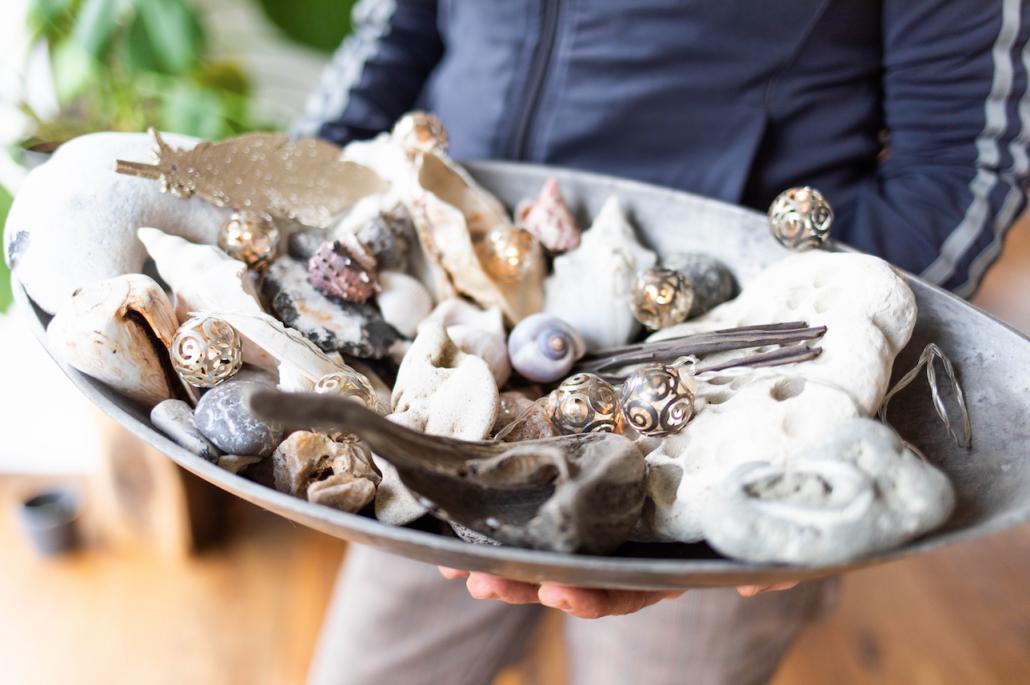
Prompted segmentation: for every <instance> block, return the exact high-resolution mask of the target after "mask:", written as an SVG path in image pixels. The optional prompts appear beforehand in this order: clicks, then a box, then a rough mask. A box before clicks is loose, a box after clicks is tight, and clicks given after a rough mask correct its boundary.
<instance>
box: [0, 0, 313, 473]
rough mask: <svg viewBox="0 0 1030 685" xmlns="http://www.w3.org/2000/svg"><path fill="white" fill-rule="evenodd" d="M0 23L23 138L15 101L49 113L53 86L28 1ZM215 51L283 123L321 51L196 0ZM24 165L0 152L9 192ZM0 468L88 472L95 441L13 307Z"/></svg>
mask: <svg viewBox="0 0 1030 685" xmlns="http://www.w3.org/2000/svg"><path fill="white" fill-rule="evenodd" d="M2 4H3V19H2V20H0V46H3V50H4V57H3V59H2V60H0V146H4V145H6V144H9V143H11V142H14V141H17V140H19V139H20V138H21V137H22V136H24V135H25V133H26V132H27V131H28V128H27V126H28V122H27V121H26V119H25V117H24V115H22V114H21V113H20V112H19V111H18V110H17V108H16V106H15V105H16V103H17V102H18V101H19V100H21V99H23V98H28V99H29V101H30V102H31V103H32V105H33V107H34V108H35V109H36V110H37V111H39V112H44V113H45V112H52V111H53V109H54V108H55V107H56V105H55V104H54V95H53V84H52V81H51V79H50V77H49V62H48V60H47V58H46V51H45V50H39V49H37V50H32V49H31V46H29V44H28V35H27V31H26V30H25V11H26V8H27V6H28V0H2ZM200 5H201V7H202V8H203V10H204V11H205V12H206V13H207V14H208V16H209V19H210V22H209V24H210V26H211V29H212V31H211V44H212V52H213V53H214V54H213V56H215V57H217V58H220V59H223V58H224V59H230V60H234V61H236V62H239V63H240V64H242V65H243V67H244V69H245V70H246V71H247V73H248V74H249V76H250V77H251V79H252V83H253V86H254V107H255V112H256V114H257V115H258V116H259V118H260V120H263V121H268V122H272V123H275V124H278V125H280V126H282V127H284V128H285V127H286V126H288V124H289V123H290V122H291V121H292V120H293V118H294V117H296V116H297V115H298V114H300V112H301V111H302V109H303V106H304V99H305V97H306V96H307V92H308V90H309V89H310V88H313V87H314V85H315V84H316V83H317V81H318V76H319V72H320V70H321V68H322V65H323V64H324V62H325V60H326V59H327V58H326V56H325V55H322V54H321V53H318V52H316V51H313V50H309V49H307V48H304V47H301V46H297V45H296V44H294V43H291V42H290V41H289V40H287V39H286V38H284V37H283V36H282V35H281V34H279V33H278V32H277V31H276V29H275V28H274V27H272V26H270V25H269V24H268V23H267V21H265V19H264V16H263V14H262V13H261V11H260V8H258V7H257V6H256V5H254V4H253V3H251V2H245V1H244V0H201V2H200ZM23 174H24V170H23V169H21V167H19V166H18V165H16V164H15V163H14V162H13V161H11V159H10V158H9V157H8V156H7V155H6V154H0V185H3V186H4V187H7V188H10V189H11V190H15V189H16V188H17V186H18V183H19V180H20V178H21V177H22V176H23ZM0 389H2V390H0V473H10V472H18V473H23V472H24V473H77V472H85V471H89V470H91V469H93V468H94V467H95V466H96V464H97V463H98V459H99V455H100V437H99V431H98V429H97V426H96V423H95V420H94V417H95V413H94V412H95V411H96V410H94V409H93V407H92V405H91V404H90V403H89V402H88V401H87V400H85V399H84V398H83V397H82V396H81V395H80V394H79V393H78V391H77V390H76V389H75V388H74V386H72V385H71V382H70V381H69V380H68V379H67V378H65V377H64V374H63V373H61V370H60V369H59V368H58V367H57V365H56V364H54V363H53V361H52V360H51V359H50V358H49V357H48V356H47V354H46V352H45V351H44V350H43V348H42V347H41V346H40V345H39V343H37V342H36V340H35V338H34V337H33V336H32V334H31V333H30V332H29V329H28V327H27V326H26V325H25V322H24V321H22V320H21V315H20V314H19V313H18V312H14V311H12V312H8V313H7V314H6V315H0Z"/></svg>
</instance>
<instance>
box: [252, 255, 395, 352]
mask: <svg viewBox="0 0 1030 685" xmlns="http://www.w3.org/2000/svg"><path fill="white" fill-rule="evenodd" d="M262 294H263V295H264V296H265V298H266V299H267V300H268V303H269V306H270V307H271V309H272V313H273V314H275V316H276V317H277V318H278V319H279V320H280V321H282V322H283V323H284V324H286V325H287V326H290V327H292V328H295V329H297V330H298V331H300V332H301V333H302V334H303V335H304V336H305V337H306V338H308V339H309V340H310V341H311V342H313V343H315V344H316V345H318V346H319V347H320V348H322V349H323V350H325V351H326V352H340V353H342V354H345V355H349V356H351V357H360V358H363V359H382V358H383V357H385V356H386V354H387V353H388V352H389V351H390V346H391V345H393V344H394V343H395V342H396V341H397V340H398V339H399V338H400V335H399V334H398V333H397V331H395V330H394V328H393V326H391V325H390V324H388V323H386V321H384V320H383V315H382V314H380V313H379V310H378V309H376V308H375V307H373V306H372V305H370V304H354V303H353V302H343V301H341V300H335V299H332V298H329V297H326V296H325V295H323V294H322V293H320V292H319V291H318V290H316V289H315V287H314V286H313V285H311V284H310V283H308V269H307V264H306V263H304V262H299V261H297V260H295V259H292V258H290V257H280V258H279V259H276V260H275V261H274V262H272V265H271V266H270V267H268V271H267V272H266V273H265V279H264V282H263V284H262Z"/></svg>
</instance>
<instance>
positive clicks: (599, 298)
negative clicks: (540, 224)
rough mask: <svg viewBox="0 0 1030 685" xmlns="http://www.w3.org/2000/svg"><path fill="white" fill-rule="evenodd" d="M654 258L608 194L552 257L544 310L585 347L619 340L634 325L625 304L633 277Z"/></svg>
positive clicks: (627, 335)
mask: <svg viewBox="0 0 1030 685" xmlns="http://www.w3.org/2000/svg"><path fill="white" fill-rule="evenodd" d="M654 263H655V254H654V252H652V251H651V250H648V249H647V248H646V247H644V246H643V245H641V244H640V243H639V242H638V241H637V239H636V237H635V235H634V232H633V227H632V226H631V225H630V223H629V220H628V219H627V218H626V215H625V213H624V212H623V211H622V206H621V205H620V204H619V200H618V198H616V197H610V198H608V200H607V201H606V202H605V203H604V206H603V207H602V208H601V211H600V213H599V214H598V215H597V218H595V219H594V223H593V225H592V226H591V227H590V230H588V231H586V232H585V233H583V237H582V240H581V242H580V245H579V247H577V248H576V249H575V250H572V251H570V252H566V253H565V254H563V255H560V256H558V257H555V258H554V273H553V274H552V275H551V276H549V277H548V278H547V280H546V281H545V282H544V311H545V312H547V313H548V314H550V315H552V316H556V317H558V318H559V319H562V320H564V321H565V322H567V323H568V324H569V325H571V326H572V327H573V328H575V329H576V331H578V332H579V334H580V335H581V336H583V340H584V341H585V342H586V345H587V350H589V351H594V350H598V349H602V348H606V347H615V346H618V345H625V344H626V343H628V342H629V341H630V340H631V339H632V338H633V336H634V335H635V334H636V333H637V331H639V330H640V324H639V322H637V320H636V318H634V316H633V312H632V310H631V309H630V295H631V292H632V287H633V281H634V278H635V277H636V273H637V271H639V270H641V269H646V268H648V267H650V266H653V265H654Z"/></svg>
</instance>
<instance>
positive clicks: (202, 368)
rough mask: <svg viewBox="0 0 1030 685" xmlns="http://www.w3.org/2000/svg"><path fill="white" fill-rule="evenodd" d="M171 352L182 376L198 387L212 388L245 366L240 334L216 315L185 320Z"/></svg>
mask: <svg viewBox="0 0 1030 685" xmlns="http://www.w3.org/2000/svg"><path fill="white" fill-rule="evenodd" d="M169 353H170V356H171V360H172V367H173V368H174V369H175V372H176V373H178V374H179V377H180V378H182V380H184V381H185V382H187V383H189V384H190V385H193V386H196V387H198V388H213V387H215V386H216V385H218V384H219V383H221V382H223V381H225V380H228V379H229V378H232V377H233V376H235V375H236V372H237V371H239V370H240V367H241V366H243V341H242V340H241V339H240V334H239V333H237V332H236V329H235V328H233V327H232V326H231V325H230V324H229V323H227V322H225V321H223V320H222V319H218V318H215V317H213V316H194V317H192V318H190V319H188V320H186V322H185V323H183V324H182V325H181V326H179V329H178V330H177V331H176V332H175V336H174V337H173V338H172V345H171V348H170V349H169Z"/></svg>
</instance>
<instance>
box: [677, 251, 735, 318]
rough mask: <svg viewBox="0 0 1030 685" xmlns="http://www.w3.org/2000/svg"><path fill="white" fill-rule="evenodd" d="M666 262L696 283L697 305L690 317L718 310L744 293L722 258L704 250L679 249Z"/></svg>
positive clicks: (695, 302)
mask: <svg viewBox="0 0 1030 685" xmlns="http://www.w3.org/2000/svg"><path fill="white" fill-rule="evenodd" d="M662 265H663V266H665V267H667V268H669V269H675V270H676V271H679V272H680V273H682V274H683V275H684V276H686V277H687V278H688V279H689V280H690V282H691V284H693V286H694V305H693V306H692V307H691V308H690V313H689V314H688V315H687V318H688V319H693V318H694V317H695V316H701V315H702V314H704V313H706V312H708V311H710V310H712V309H714V308H715V307H717V306H718V305H720V304H722V303H723V302H726V301H727V300H732V299H733V298H734V297H736V296H737V295H738V294H740V287H739V286H738V285H737V279H736V278H734V276H733V272H732V271H730V269H729V267H728V266H726V265H725V264H723V263H722V262H721V261H719V260H718V259H716V258H715V257H712V256H710V255H706V254H704V253H701V252H677V253H675V254H671V255H669V256H668V257H666V258H665V259H663V260H662Z"/></svg>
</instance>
